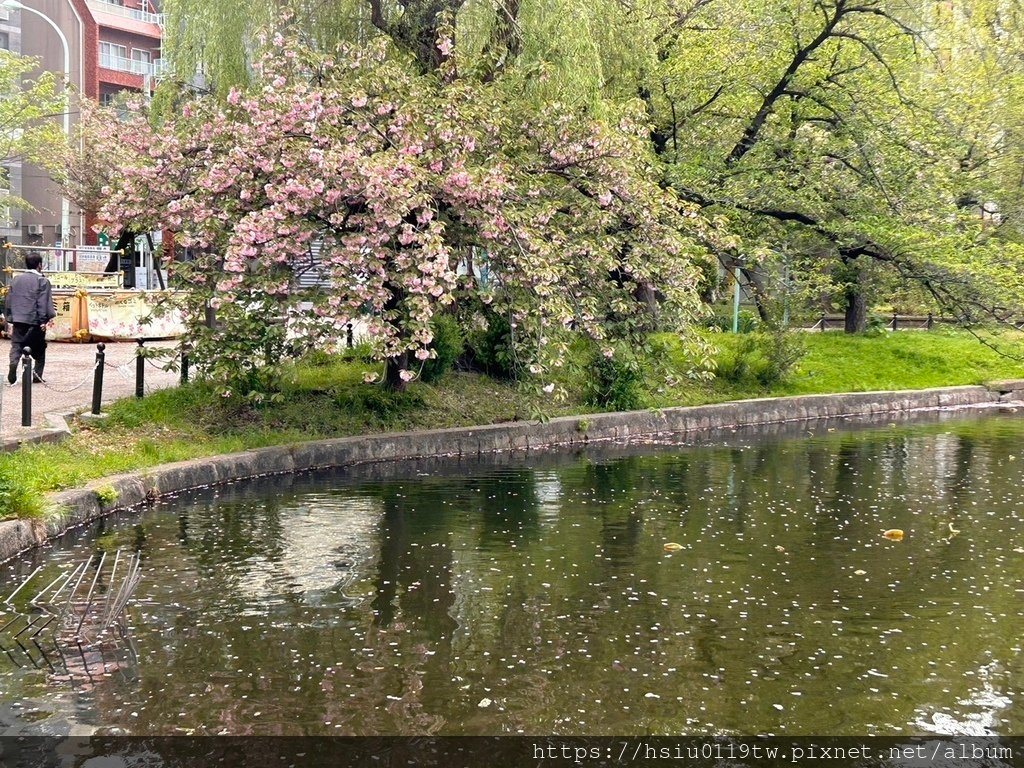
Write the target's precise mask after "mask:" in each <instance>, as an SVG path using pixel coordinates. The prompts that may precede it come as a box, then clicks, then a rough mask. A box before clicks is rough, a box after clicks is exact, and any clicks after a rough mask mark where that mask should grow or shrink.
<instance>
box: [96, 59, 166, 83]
mask: <svg viewBox="0 0 1024 768" xmlns="http://www.w3.org/2000/svg"><path fill="white" fill-rule="evenodd" d="M100 66H101V67H103V68H104V69H112V70H114V71H115V72H130V73H131V74H133V75H143V76H145V75H150V76H152V77H160V76H161V75H163V74H164V72H165V70H166V67H165V66H164V60H163V59H157V60H156V61H139V60H138V59H128V58H125V57H124V56H112V55H110V54H106V53H101V54H100Z"/></svg>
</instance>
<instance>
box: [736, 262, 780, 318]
mask: <svg viewBox="0 0 1024 768" xmlns="http://www.w3.org/2000/svg"><path fill="white" fill-rule="evenodd" d="M740 271H741V272H742V273H743V276H744V277H745V278H747V285H749V286H750V294H751V297H752V298H753V299H754V307H755V308H756V309H757V316H758V317H759V318H760V320H761V322H762V323H764V324H765V325H767V326H769V327H771V326H773V325H774V323H773V322H772V313H771V311H770V310H769V309H768V291H767V289H766V288H765V286H764V280H762V279H761V275H760V274H759V273H758V272H757V270H756V269H749V268H747V267H740Z"/></svg>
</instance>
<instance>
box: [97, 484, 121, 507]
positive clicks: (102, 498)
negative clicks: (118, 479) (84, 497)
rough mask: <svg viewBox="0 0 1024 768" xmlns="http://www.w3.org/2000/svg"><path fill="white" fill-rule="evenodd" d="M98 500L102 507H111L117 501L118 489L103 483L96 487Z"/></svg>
mask: <svg viewBox="0 0 1024 768" xmlns="http://www.w3.org/2000/svg"><path fill="white" fill-rule="evenodd" d="M96 500H97V501H99V503H100V506H101V507H110V506H113V505H114V504H115V503H116V502H117V491H116V490H115V489H114V487H113V486H112V485H103V486H100V487H99V488H97V489H96Z"/></svg>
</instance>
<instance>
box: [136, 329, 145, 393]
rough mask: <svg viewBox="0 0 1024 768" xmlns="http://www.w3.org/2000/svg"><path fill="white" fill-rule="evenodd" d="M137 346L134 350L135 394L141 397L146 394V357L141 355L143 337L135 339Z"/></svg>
mask: <svg viewBox="0 0 1024 768" xmlns="http://www.w3.org/2000/svg"><path fill="white" fill-rule="evenodd" d="M136 343H137V344H138V345H139V348H138V349H136V350H135V396H136V397H142V396H143V395H145V394H146V380H145V378H146V358H144V357H143V356H142V352H143V350H142V345H143V344H144V343H145V341H144V340H143V339H136Z"/></svg>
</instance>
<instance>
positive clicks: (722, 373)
mask: <svg viewBox="0 0 1024 768" xmlns="http://www.w3.org/2000/svg"><path fill="white" fill-rule="evenodd" d="M721 339H722V345H721V346H722V352H721V354H720V356H719V357H718V366H717V371H716V375H717V376H718V378H720V379H722V380H723V381H726V382H729V383H730V384H734V385H739V386H745V387H751V386H753V387H759V388H763V389H770V388H771V387H773V386H775V385H777V384H779V383H780V382H782V381H784V380H785V379H786V377H787V376H788V375H789V374H790V372H791V371H792V369H793V366H794V365H795V364H796V363H797V361H799V359H800V357H801V356H802V354H803V348H802V345H801V343H800V340H799V338H798V337H797V336H796V334H794V333H786V332H781V331H780V332H773V333H766V332H752V333H745V334H740V335H738V336H732V335H722V337H721Z"/></svg>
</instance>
